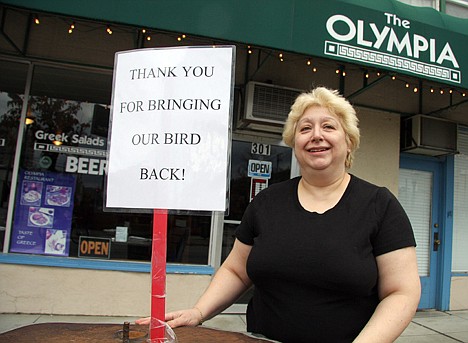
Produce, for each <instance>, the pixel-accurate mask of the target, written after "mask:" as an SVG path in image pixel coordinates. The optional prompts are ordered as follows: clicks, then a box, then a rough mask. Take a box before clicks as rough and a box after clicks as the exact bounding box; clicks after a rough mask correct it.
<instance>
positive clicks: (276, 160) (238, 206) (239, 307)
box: [221, 140, 293, 313]
mask: <svg viewBox="0 0 468 343" xmlns="http://www.w3.org/2000/svg"><path fill="white" fill-rule="evenodd" d="M292 155H293V154H292V149H291V148H289V147H287V146H280V145H279V143H276V144H265V143H261V142H256V141H241V140H233V141H232V156H231V187H230V199H229V200H230V201H229V214H228V215H227V216H225V217H224V230H223V244H222V252H221V263H222V262H223V261H224V260H225V259H226V257H227V255H228V254H229V252H230V251H231V249H232V246H233V244H234V240H235V231H236V228H237V225H239V224H240V222H241V219H242V215H243V214H244V211H245V209H246V208H247V206H248V204H249V203H250V201H251V200H252V199H253V198H254V197H255V195H256V194H258V193H259V192H260V191H261V190H263V189H265V188H266V187H268V186H269V185H271V184H273V183H277V182H280V181H284V180H288V179H290V178H291V162H292ZM250 297H251V292H247V293H246V294H245V295H244V296H243V297H241V298H240V299H239V300H238V301H237V303H236V304H235V305H233V306H231V308H230V309H228V310H227V312H240V313H243V312H245V309H246V305H247V303H248V301H249V299H250Z"/></svg>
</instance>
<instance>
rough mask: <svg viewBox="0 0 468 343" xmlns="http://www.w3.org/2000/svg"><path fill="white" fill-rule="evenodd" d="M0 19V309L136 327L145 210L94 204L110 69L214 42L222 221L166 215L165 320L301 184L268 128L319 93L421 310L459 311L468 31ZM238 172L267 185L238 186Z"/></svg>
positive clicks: (24, 16)
mask: <svg viewBox="0 0 468 343" xmlns="http://www.w3.org/2000/svg"><path fill="white" fill-rule="evenodd" d="M413 5H427V4H426V3H424V2H422V3H418V4H414V2H413ZM429 5H430V6H433V7H435V8H437V9H440V7H444V8H446V10H445V12H447V13H450V10H451V9H452V8H453V7H451V6H452V5H453V6H458V7H459V8H461V11H457V13H458V14H460V13H463V10H466V12H465V13H468V7H467V6H466V4H464V2H461V1H456V2H453V1H452V2H449V1H438V2H437V3H434V4H432V2H431V4H429ZM0 13H1V22H0V29H1V32H0V33H1V34H0V181H1V183H0V191H1V192H0V193H1V208H0V247H1V249H2V251H3V253H1V254H0V272H1V275H2V277H1V279H0V285H1V288H2V290H4V292H2V293H1V294H0V312H7V313H8V312H18V313H54V314H83V315H132V316H144V315H148V314H149V311H150V306H149V304H150V301H151V300H150V295H151V294H150V289H151V275H150V270H151V266H150V260H151V244H152V224H153V216H152V213H151V212H150V211H115V210H111V209H108V208H106V207H105V205H104V198H105V194H106V188H105V187H106V180H105V173H106V166H107V160H106V157H107V148H108V135H109V132H108V128H109V116H110V111H111V109H110V103H111V95H112V80H113V67H114V57H115V53H117V52H119V51H126V50H134V49H145V48H162V47H174V46H177V47H186V46H213V45H215V46H216V45H235V46H236V58H235V86H234V103H233V115H232V141H231V172H230V184H229V190H230V192H229V199H228V202H229V210H228V211H226V212H225V213H223V212H213V213H203V214H200V213H190V212H175V211H174V212H171V213H170V215H169V218H168V229H167V273H168V275H167V283H166V292H167V301H166V306H167V308H168V309H169V310H172V309H178V308H184V307H187V306H192V305H193V303H194V302H195V301H196V299H197V298H198V297H199V296H200V295H201V293H202V292H203V291H204V289H205V288H206V286H207V285H208V283H209V281H210V279H211V277H212V275H213V274H214V273H215V271H216V269H217V268H218V267H219V265H220V264H221V263H222V261H223V260H224V259H225V257H226V256H227V254H228V253H229V251H230V248H231V247H232V244H233V240H234V238H233V236H234V231H235V228H236V225H238V224H239V222H240V220H241V218H242V214H243V212H244V210H245V208H246V206H247V205H248V203H249V202H250V201H251V199H252V198H253V197H254V196H255V195H256V194H257V193H258V192H259V191H261V190H262V189H263V188H265V187H268V185H269V184H273V183H275V182H279V181H282V180H286V179H288V178H291V177H294V176H296V175H298V167H297V164H296V161H295V158H294V154H293V153H292V151H291V149H290V148H289V147H287V146H285V144H284V143H283V142H282V141H281V129H282V124H283V123H284V121H285V119H286V116H287V113H288V112H289V107H290V105H291V103H292V101H293V100H294V98H295V97H296V96H297V95H298V94H299V92H301V91H304V90H308V89H310V88H312V87H314V86H318V85H324V86H327V87H330V88H334V89H338V90H339V91H340V92H341V93H342V94H343V95H344V96H345V97H347V98H348V99H349V100H350V101H351V103H353V105H354V106H355V107H356V109H357V112H358V117H359V120H360V127H361V134H362V138H361V147H360V149H359V150H358V152H357V155H356V161H355V164H354V166H353V168H352V169H351V170H350V172H351V173H353V174H355V175H357V176H359V177H361V178H364V179H366V180H369V181H371V182H374V183H376V184H379V185H382V186H386V187H388V188H389V189H390V190H391V191H392V192H393V193H394V194H396V195H397V196H398V198H399V200H400V201H401V202H402V204H403V206H404V207H405V210H406V211H407V212H408V214H409V216H410V220H411V222H412V224H413V227H414V230H415V235H416V239H417V243H418V247H417V254H418V264H419V272H420V276H421V282H422V285H423V295H422V298H421V303H420V308H421V309H429V308H435V309H441V310H447V309H451V310H456V309H467V308H468V253H467V252H466V251H468V249H466V248H467V246H468V226H467V224H466V223H467V222H468V217H467V216H468V215H467V213H468V208H467V206H468V201H467V200H468V187H467V183H466V177H467V172H466V171H467V170H468V97H467V94H466V93H467V91H468V81H467V80H468V51H466V49H465V46H466V43H468V19H463V18H457V17H455V16H449V15H445V14H443V13H440V11H437V10H436V9H434V8H423V7H418V8H415V7H412V6H410V5H407V4H403V3H401V2H397V1H394V0H379V1H357V0H355V1H344V0H342V1H338V0H335V1H314V2H311V1H306V0H296V1H286V0H274V1H271V0H270V1H260V0H258V1H247V0H246V1H243V0H242V1H238V2H236V3H235V4H234V2H231V1H214V0H205V1H201V0H200V1H184V0H177V1H174V0H172V1H158V2H154V1H144V0H142V1H138V2H135V1H131V0H126V1H123V0H122V1H111V0H109V1H99V2H89V3H86V4H82V3H80V4H79V5H77V4H75V3H74V2H72V1H60V2H57V1H53V0H47V1H41V2H35V1H31V0H10V1H2V3H1V4H0ZM467 17H468V15H467V16H465V17H464V18H467ZM206 63H207V65H209V63H210V61H206ZM249 160H254V161H259V163H271V172H270V173H269V174H268V175H267V176H266V177H261V178H256V177H251V176H249V173H248V165H249ZM200 197H203V194H200ZM90 281H91V282H90ZM247 301H248V294H247V295H246V296H245V297H243V298H241V299H239V301H238V302H237V303H236V304H235V305H233V306H232V307H231V308H230V309H229V310H228V311H231V312H242V311H245V304H246V303H247Z"/></svg>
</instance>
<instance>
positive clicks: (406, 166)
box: [398, 159, 443, 309]
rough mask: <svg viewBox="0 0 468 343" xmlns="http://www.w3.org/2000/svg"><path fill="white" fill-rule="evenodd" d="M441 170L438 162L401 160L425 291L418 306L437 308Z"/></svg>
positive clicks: (403, 196)
mask: <svg viewBox="0 0 468 343" xmlns="http://www.w3.org/2000/svg"><path fill="white" fill-rule="evenodd" d="M440 180H441V171H440V165H439V163H437V162H431V161H427V160H418V161H411V160H410V159H402V161H401V164H400V176H399V194H398V199H399V200H400V202H401V204H402V205H403V208H404V209H405V211H406V212H407V214H408V217H409V218H410V221H411V225H412V226H413V230H414V234H415V238H416V243H417V247H416V254H417V258H418V271H419V277H420V279H421V287H422V294H421V300H420V303H419V309H429V308H435V307H436V301H437V294H438V293H437V284H438V283H437V280H438V277H439V276H438V275H439V268H438V261H439V254H440V253H441V252H440V250H441V239H442V236H443V234H442V233H443V231H442V230H443V227H442V226H443V225H442V223H441V218H440V215H439V213H440V210H441V209H440V202H439V199H440V195H441V192H440V188H441V182H440Z"/></svg>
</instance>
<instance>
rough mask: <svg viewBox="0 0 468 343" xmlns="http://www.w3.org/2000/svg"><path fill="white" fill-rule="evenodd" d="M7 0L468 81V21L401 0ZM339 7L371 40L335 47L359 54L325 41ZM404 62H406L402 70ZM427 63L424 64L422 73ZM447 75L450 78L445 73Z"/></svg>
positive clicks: (441, 79)
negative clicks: (419, 46) (380, 38)
mask: <svg viewBox="0 0 468 343" xmlns="http://www.w3.org/2000/svg"><path fill="white" fill-rule="evenodd" d="M3 3H5V4H10V5H14V6H18V7H24V8H27V9H31V10H33V11H43V12H50V13H55V14H59V15H66V16H72V17H80V18H86V19H91V20H98V21H102V22H105V23H121V24H126V25H132V26H136V27H142V28H143V27H145V28H150V29H158V30H164V31H173V32H177V33H185V34H188V35H197V36H202V37H210V38H212V39H213V40H216V39H219V40H222V41H223V42H224V41H230V42H236V43H244V44H250V45H254V46H261V47H266V48H271V49H276V50H282V51H290V52H296V53H300V54H305V55H310V56H319V57H325V58H329V59H334V60H339V61H345V62H351V63H356V64H361V65H366V66H370V67H376V68H379V69H382V70H385V69H386V70H390V71H397V72H399V73H403V74H408V75H411V76H416V77H420V78H426V79H431V80H434V81H437V82H442V83H446V84H449V85H452V86H454V87H460V88H468V49H466V47H465V45H466V42H467V41H468V20H467V19H461V18H456V17H452V16H449V15H446V14H444V13H440V12H439V11H437V10H435V9H432V8H427V7H413V6H410V5H407V4H404V3H401V2H399V1H396V0H314V1H310V0H236V1H232V0H157V1H155V0H138V1H135V0H99V1H95V0H80V1H71V0H41V1H37V0H3ZM385 13H389V14H391V15H392V16H395V18H396V20H397V21H400V20H407V21H408V22H409V25H408V27H402V25H400V24H399V22H397V23H395V22H392V21H393V17H392V18H388V17H387V16H386V14H385ZM337 14H338V15H342V16H346V17H348V18H349V20H350V21H351V22H352V23H353V25H354V27H357V26H358V22H359V21H361V22H362V23H363V25H364V26H363V27H364V31H363V32H364V33H363V35H362V36H363V37H362V38H363V39H364V40H367V41H368V42H370V43H372V44H371V45H369V46H368V47H365V48H363V47H364V46H359V44H358V42H357V40H358V38H357V37H358V34H356V35H355V36H354V37H353V38H352V39H349V41H345V42H344V41H341V42H338V43H340V44H339V45H337V46H336V47H335V46H332V47H331V48H332V49H334V48H337V49H341V48H343V49H348V48H351V50H354V48H355V47H357V48H358V49H356V51H353V52H352V53H353V54H354V56H359V57H357V58H354V59H351V58H348V57H343V56H344V55H339V54H330V53H328V51H325V49H328V48H329V47H327V45H326V44H327V41H328V42H331V43H333V44H334V43H336V39H334V38H333V37H332V36H331V34H330V32H329V31H328V30H327V28H326V25H327V20H328V19H329V18H330V17H332V16H334V15H337ZM371 24H375V25H376V27H377V29H378V30H379V32H380V33H382V32H383V30H384V29H385V27H387V28H388V30H389V31H388V32H389V33H388V36H386V38H385V40H384V41H383V43H382V44H381V45H380V47H377V44H376V39H377V38H376V37H375V35H374V33H373V31H372V29H371ZM340 25H341V27H340ZM335 26H336V27H335V28H336V30H337V31H340V30H341V34H342V35H345V33H346V31H349V28H347V27H346V25H343V22H337V23H335ZM391 33H392V34H395V36H396V39H397V41H398V43H402V41H403V40H404V37H405V35H406V34H408V37H407V38H408V42H407V45H406V46H405V47H404V49H403V52H397V50H398V48H397V47H396V46H395V45H393V46H391V47H390V48H391V50H388V45H387V44H388V42H389V38H388V37H389V35H390V34H391ZM421 37H422V39H423V40H424V41H425V43H430V44H432V46H431V47H427V48H426V49H425V50H422V51H420V52H418V53H417V54H418V55H419V56H412V54H416V52H415V50H416V48H415V46H414V45H415V44H416V43H415V42H416V40H417V39H419V38H421ZM418 42H419V43H420V44H425V43H424V42H423V43H421V41H418ZM447 43H449V46H450V51H449V52H447V51H445V57H447V56H448V55H453V56H454V57H455V58H456V61H458V62H456V63H454V61H453V60H450V58H443V57H444V53H443V51H444V46H446V44H447ZM387 50H388V51H390V53H388V51H387ZM374 52H377V54H375V56H372V57H371V59H369V60H366V59H364V58H363V57H362V56H363V55H369V53H370V54H371V55H373V54H374ZM441 52H442V53H441ZM441 55H442V59H440V56H441ZM394 56H397V58H396V61H393V62H391V63H397V65H398V67H395V66H393V67H392V64H381V65H379V64H378V63H377V64H376V63H375V62H373V61H375V59H378V60H383V59H387V60H388V59H389V58H390V59H392V58H393V57H394ZM400 57H401V58H400ZM431 59H432V61H431ZM437 60H438V61H437ZM414 62H416V63H414ZM436 62H437V63H436ZM403 64H404V65H406V67H404V68H403V69H401V68H400V66H401V65H403ZM457 64H458V65H457ZM393 65H396V64H393ZM410 65H411V66H410ZM434 66H435V67H441V68H439V69H437V68H436V69H437V70H436V71H435V72H434V71H432V70H431V71H429V69H431V68H433V67H434ZM422 69H424V70H425V71H423V72H421V70H422ZM441 74H445V75H448V77H447V76H443V77H441V76H440V75H441ZM462 76H463V77H462Z"/></svg>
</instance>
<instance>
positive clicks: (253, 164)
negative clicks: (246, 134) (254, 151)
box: [247, 160, 272, 179]
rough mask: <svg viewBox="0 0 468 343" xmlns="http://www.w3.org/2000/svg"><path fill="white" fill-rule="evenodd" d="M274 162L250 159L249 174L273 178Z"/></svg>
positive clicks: (250, 175)
mask: <svg viewBox="0 0 468 343" xmlns="http://www.w3.org/2000/svg"><path fill="white" fill-rule="evenodd" d="M271 169H272V163H271V162H269V161H257V160H249V170H248V173H247V176H249V177H257V178H262V179H269V178H271Z"/></svg>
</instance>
